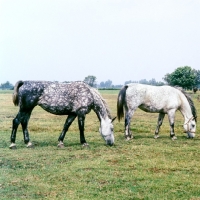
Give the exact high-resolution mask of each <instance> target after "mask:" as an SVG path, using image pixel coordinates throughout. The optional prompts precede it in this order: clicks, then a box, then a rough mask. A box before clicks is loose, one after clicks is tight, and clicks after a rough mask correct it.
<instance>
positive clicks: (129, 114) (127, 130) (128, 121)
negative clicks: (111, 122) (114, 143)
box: [124, 111, 134, 140]
mask: <svg viewBox="0 0 200 200" xmlns="http://www.w3.org/2000/svg"><path fill="white" fill-rule="evenodd" d="M133 114H134V111H133V112H126V114H125V134H124V136H125V139H126V140H130V139H132V138H133V137H132V133H131V131H130V124H131V118H132V116H133Z"/></svg>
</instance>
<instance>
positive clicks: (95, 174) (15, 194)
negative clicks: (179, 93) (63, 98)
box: [0, 90, 200, 200]
mask: <svg viewBox="0 0 200 200" xmlns="http://www.w3.org/2000/svg"><path fill="white" fill-rule="evenodd" d="M100 92H101V94H102V96H103V97H104V98H105V100H106V101H107V103H108V105H109V107H110V110H111V113H112V116H113V117H114V116H116V113H117V111H116V101H117V94H118V91H117V90H113V91H112V90H110V91H106V90H103V91H100ZM198 95H200V92H198V93H197V94H195V95H194V94H192V97H193V100H194V102H195V106H196V108H197V114H199V113H200V102H199V101H198V100H197V96H198ZM17 112H18V107H15V106H14V105H13V103H12V91H0V136H1V140H0V199H3V200H4V199H5V200H6V199H8V200H10V199H67V200H71V199H75V200H76V199H81V200H90V199H91V200H92V199H99V200H102V199H104V200H107V199H109V200H110V199H113V200H123V199H124V200H125V199H126V200H136V199H150V200H152V199H159V200H161V199H162V200H165V199H166V200H168V199H169V200H177V199H181V200H199V199H200V126H198V124H197V132H196V138H195V139H187V138H186V136H185V134H184V133H183V128H182V125H183V122H184V121H183V117H182V115H181V114H180V113H179V112H177V114H176V121H175V133H176V135H177V137H178V139H177V140H176V141H172V140H171V139H170V137H169V124H168V119H167V116H166V118H165V119H164V123H163V125H162V127H161V130H160V138H159V139H157V140H155V139H154V138H153V136H154V131H155V127H156V123H157V117H158V115H157V114H151V113H145V112H143V111H140V110H139V109H138V110H137V111H136V113H135V115H134V117H133V119H132V123H131V129H132V132H133V134H134V136H135V138H134V139H133V140H130V141H128V142H127V141H125V139H124V122H123V121H121V122H118V121H117V120H115V122H114V131H115V145H114V146H112V147H109V146H106V145H105V142H104V141H103V139H102V138H101V136H100V134H99V133H98V128H99V122H98V119H97V117H96V114H95V113H94V112H93V111H92V112H91V113H90V114H88V115H87V116H86V125H85V136H86V140H87V142H88V143H89V145H90V146H89V148H84V147H82V146H81V145H80V144H79V130H78V123H77V120H76V121H75V122H74V123H73V124H72V126H71V127H70V128H69V131H68V133H67V135H66V138H65V141H64V143H65V148H63V149H58V148H57V139H58V136H59V134H60V132H61V130H62V127H63V124H64V122H65V119H66V116H55V115H52V114H49V113H47V112H46V111H44V110H42V109H41V108H40V107H36V108H35V109H34V110H33V113H32V116H31V119H30V122H29V132H30V137H31V141H32V142H33V143H34V144H35V148H34V149H27V148H26V146H25V145H24V143H23V135H22V130H21V127H19V129H18V133H17V140H16V144H17V149H16V150H10V149H9V145H10V142H9V140H10V133H11V126H12V120H13V118H14V117H15V116H16V114H17ZM197 120H198V119H197Z"/></svg>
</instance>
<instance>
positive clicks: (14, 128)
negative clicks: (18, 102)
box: [9, 113, 20, 149]
mask: <svg viewBox="0 0 200 200" xmlns="http://www.w3.org/2000/svg"><path fill="white" fill-rule="evenodd" d="M19 124H20V114H19V113H18V114H17V116H16V117H15V118H14V119H13V125H12V132H11V136H10V142H11V145H10V146H9V148H10V149H16V144H15V141H16V133H17V128H18V126H19Z"/></svg>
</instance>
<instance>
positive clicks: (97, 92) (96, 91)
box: [91, 88, 112, 119]
mask: <svg viewBox="0 0 200 200" xmlns="http://www.w3.org/2000/svg"><path fill="white" fill-rule="evenodd" d="M91 89H92V90H93V91H94V93H95V94H96V95H97V96H98V97H99V98H100V99H101V100H102V102H103V104H104V106H105V108H106V112H107V114H108V117H109V118H110V119H112V117H111V113H110V109H109V108H108V104H107V103H106V101H105V99H103V97H102V96H101V94H100V93H99V91H98V90H97V89H95V88H91Z"/></svg>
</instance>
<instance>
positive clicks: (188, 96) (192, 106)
mask: <svg viewBox="0 0 200 200" xmlns="http://www.w3.org/2000/svg"><path fill="white" fill-rule="evenodd" d="M174 88H176V89H178V90H179V91H181V92H182V93H183V94H184V95H185V97H186V99H187V100H188V103H189V105H190V108H191V111H192V115H193V117H194V119H195V121H196V122H197V111H196V108H195V106H194V102H193V100H192V98H191V96H190V95H189V94H188V93H186V91H185V90H184V89H183V88H181V87H174Z"/></svg>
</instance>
